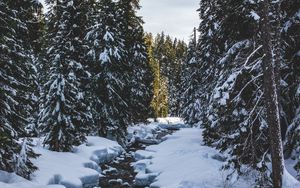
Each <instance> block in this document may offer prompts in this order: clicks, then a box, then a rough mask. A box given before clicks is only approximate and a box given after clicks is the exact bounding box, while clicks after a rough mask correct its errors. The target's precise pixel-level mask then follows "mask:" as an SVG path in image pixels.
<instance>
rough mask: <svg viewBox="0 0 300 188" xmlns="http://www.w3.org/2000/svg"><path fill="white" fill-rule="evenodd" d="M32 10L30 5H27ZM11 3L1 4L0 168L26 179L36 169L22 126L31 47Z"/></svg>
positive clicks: (29, 105) (23, 23)
mask: <svg viewBox="0 0 300 188" xmlns="http://www.w3.org/2000/svg"><path fill="white" fill-rule="evenodd" d="M28 6H29V7H32V6H33V4H29V5H28ZM22 8H24V7H23V6H17V7H16V6H15V4H13V2H12V1H6V0H5V1H1V2H0V15H1V16H0V25H1V28H0V30H1V32H0V33H1V34H0V44H1V45H0V46H1V48H0V51H1V52H0V67H1V68H0V79H1V82H0V85H1V87H0V105H1V107H0V109H1V110H0V169H1V170H5V171H8V172H15V173H17V174H18V175H21V176H23V177H25V178H28V179H29V178H30V174H31V173H32V172H33V171H34V170H36V169H37V168H36V167H35V166H34V165H33V164H32V162H31V161H30V158H35V157H36V156H37V155H36V154H34V153H33V151H32V149H31V148H30V144H29V142H27V139H23V142H22V143H20V140H19V139H20V137H24V136H26V132H25V127H26V126H27V124H28V123H29V121H28V119H29V117H30V114H31V112H32V96H31V93H32V91H31V86H32V82H33V79H32V78H33V76H32V74H33V70H32V63H33V62H32V59H31V55H32V54H31V46H30V45H28V44H27V43H26V42H28V41H27V40H26V36H23V35H22V34H26V33H27V32H28V28H27V25H26V21H25V17H23V15H22V13H24V12H22V11H21V12H20V11H17V9H21V10H22Z"/></svg>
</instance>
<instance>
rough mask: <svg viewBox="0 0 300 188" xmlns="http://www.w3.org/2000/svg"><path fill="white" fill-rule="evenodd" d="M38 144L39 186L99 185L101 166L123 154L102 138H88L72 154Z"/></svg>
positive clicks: (72, 187) (79, 187) (36, 178)
mask: <svg viewBox="0 0 300 188" xmlns="http://www.w3.org/2000/svg"><path fill="white" fill-rule="evenodd" d="M40 143H41V141H36V146H35V147H34V151H35V152H36V153H39V154H41V156H40V157H39V158H37V159H35V160H34V164H35V165H36V166H37V167H38V168H39V170H37V171H36V172H35V173H34V174H33V177H32V179H33V182H35V183H38V184H40V185H48V184H60V185H64V186H65V187H67V188H85V187H94V186H98V185H99V175H100V173H101V168H100V167H99V165H98V164H100V163H104V162H107V161H110V160H113V159H114V158H115V157H117V156H118V155H119V154H121V153H122V152H123V149H122V147H121V146H120V145H119V144H118V143H117V142H114V141H111V140H108V139H105V138H101V137H87V143H85V144H82V145H80V146H78V147H76V148H75V149H74V153H70V152H53V151H49V150H47V149H45V148H43V147H42V146H41V144H40Z"/></svg>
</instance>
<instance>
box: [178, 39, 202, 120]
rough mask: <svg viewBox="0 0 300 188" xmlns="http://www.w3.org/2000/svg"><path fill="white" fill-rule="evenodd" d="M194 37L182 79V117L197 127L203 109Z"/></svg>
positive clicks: (190, 44)
mask: <svg viewBox="0 0 300 188" xmlns="http://www.w3.org/2000/svg"><path fill="white" fill-rule="evenodd" d="M194 38H195V37H194V36H193V37H192V40H191V42H190V43H189V46H188V52H187V55H186V61H185V62H184V64H183V66H182V67H183V68H182V69H183V71H182V79H181V86H182V89H181V98H180V102H181V117H183V118H184V120H185V122H186V123H187V124H189V125H196V124H197V123H199V122H200V121H201V117H199V115H201V108H202V106H201V105H200V103H199V101H198V100H199V98H200V96H199V94H200V92H199V87H200V85H199V84H200V80H199V75H200V74H199V72H198V71H199V64H198V63H197V60H196V56H197V54H196V51H197V44H196V41H195V40H194Z"/></svg>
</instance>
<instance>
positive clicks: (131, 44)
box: [118, 0, 153, 122]
mask: <svg viewBox="0 0 300 188" xmlns="http://www.w3.org/2000/svg"><path fill="white" fill-rule="evenodd" d="M118 8H119V11H120V13H119V14H120V18H121V19H120V27H121V29H122V31H123V32H122V33H123V36H124V40H125V41H124V44H125V49H126V54H127V56H126V57H127V59H126V61H127V62H128V63H129V73H130V75H129V76H130V80H131V82H130V85H129V86H128V87H129V88H128V91H129V96H130V97H129V101H128V104H130V116H131V119H132V121H133V122H141V121H145V120H146V119H147V117H148V116H149V115H150V113H151V109H150V104H151V100H152V96H153V92H152V91H153V88H152V87H153V85H152V83H153V76H152V72H151V67H150V65H149V58H148V56H147V55H148V54H147V47H146V45H145V39H144V30H143V26H142V24H143V21H142V19H141V17H138V16H137V15H136V11H137V10H138V9H139V8H140V6H139V2H138V1H135V0H121V1H120V2H119V3H118Z"/></svg>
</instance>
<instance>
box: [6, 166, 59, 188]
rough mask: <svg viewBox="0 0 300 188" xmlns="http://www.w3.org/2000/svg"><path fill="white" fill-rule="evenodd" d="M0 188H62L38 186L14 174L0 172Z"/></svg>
mask: <svg viewBox="0 0 300 188" xmlns="http://www.w3.org/2000/svg"><path fill="white" fill-rule="evenodd" d="M0 187H1V188H64V186H62V185H44V186H42V185H38V184H36V183H33V182H31V181H28V180H26V179H24V178H22V177H20V176H17V175H16V174H14V173H7V172H4V171H1V170H0Z"/></svg>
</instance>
